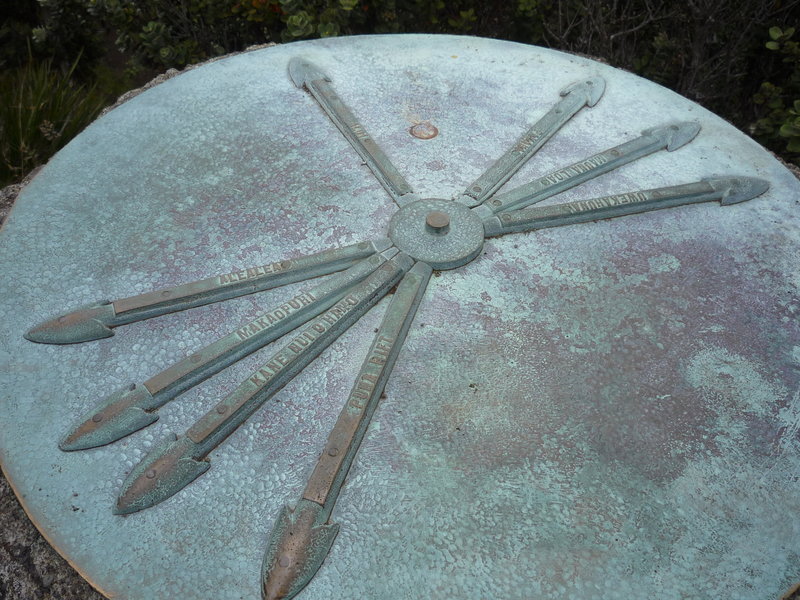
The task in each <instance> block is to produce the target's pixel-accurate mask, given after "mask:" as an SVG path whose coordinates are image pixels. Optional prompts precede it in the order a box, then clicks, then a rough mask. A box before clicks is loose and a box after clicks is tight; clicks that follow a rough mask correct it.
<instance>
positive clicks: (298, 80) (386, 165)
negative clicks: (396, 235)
mask: <svg viewBox="0 0 800 600" xmlns="http://www.w3.org/2000/svg"><path fill="white" fill-rule="evenodd" d="M289 77H291V79H292V81H293V82H294V84H295V85H296V86H297V87H299V88H302V89H306V90H308V92H309V93H310V94H311V95H312V96H313V97H314V99H315V100H316V101H317V102H318V103H319V105H320V106H321V107H322V109H323V110H324V111H325V112H326V113H327V114H328V116H329V117H330V119H331V121H333V123H334V124H335V125H336V127H338V129H339V131H341V132H342V135H344V137H346V138H347V141H349V142H350V144H351V145H352V146H353V148H355V150H356V152H358V154H359V155H360V156H361V158H363V159H364V162H365V163H366V164H367V166H368V167H369V168H370V170H371V171H372V172H373V174H374V175H375V177H376V178H377V179H378V181H379V182H380V184H381V185H382V186H383V187H384V188H386V191H387V192H389V194H390V195H391V196H392V198H394V201H395V202H396V203H397V204H398V206H403V205H404V204H408V203H409V202H412V201H413V200H416V196H414V195H413V190H412V189H411V186H410V185H409V183H408V182H407V181H406V180H405V178H404V177H403V176H402V175H401V174H400V171H398V170H397V168H396V167H395V166H394V165H393V164H392V161H390V160H389V157H388V156H386V154H385V153H384V151H383V150H381V147H380V146H378V144H377V142H375V140H373V139H372V138H371V137H370V135H369V134H368V133H367V130H366V129H365V128H364V126H363V125H362V124H361V123H360V122H359V121H358V119H356V116H355V115H354V114H353V112H352V111H351V110H350V109H349V108H348V107H347V105H346V104H345V103H344V102H343V101H342V99H341V98H340V97H339V95H338V94H337V93H336V91H335V90H334V89H333V86H332V85H331V84H330V81H331V78H330V77H328V76H327V75H325V74H324V73H323V72H322V71H320V70H319V69H318V68H317V67H316V66H314V65H313V64H311V63H310V62H308V61H307V60H305V59H302V58H293V59H291V60H290V61H289Z"/></svg>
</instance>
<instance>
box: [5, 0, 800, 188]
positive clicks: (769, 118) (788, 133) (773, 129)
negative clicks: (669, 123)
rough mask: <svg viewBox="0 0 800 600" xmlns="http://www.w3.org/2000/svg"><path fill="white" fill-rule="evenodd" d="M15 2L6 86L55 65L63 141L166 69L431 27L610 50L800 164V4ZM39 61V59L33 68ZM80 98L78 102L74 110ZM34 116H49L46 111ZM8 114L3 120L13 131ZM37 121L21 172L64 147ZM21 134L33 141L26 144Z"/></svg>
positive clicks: (609, 58)
mask: <svg viewBox="0 0 800 600" xmlns="http://www.w3.org/2000/svg"><path fill="white" fill-rule="evenodd" d="M11 4H12V5H13V6H11V7H10V9H9V13H8V17H7V19H6V20H5V22H4V23H3V24H2V26H0V67H2V68H3V69H4V70H5V71H6V72H5V74H4V75H3V89H4V90H5V91H4V92H3V93H4V94H6V95H8V94H11V95H15V97H20V94H23V93H33V92H32V91H31V92H22V91H21V90H22V89H23V88H26V87H27V88H30V87H31V85H32V82H33V81H34V80H36V81H39V80H44V78H45V76H44V75H43V74H42V73H43V72H44V71H43V70H46V71H48V72H49V73H50V75H48V76H47V77H50V78H51V79H50V81H51V83H52V85H54V86H56V88H55V89H58V90H61V91H59V94H61V95H62V96H64V98H63V99H62V100H60V101H54V102H53V105H52V108H49V109H47V110H56V107H61V110H65V111H67V112H66V113H65V114H64V115H61V116H56V115H55V114H54V113H52V112H49V113H48V117H47V118H46V120H47V121H48V122H50V123H54V124H55V123H61V124H62V125H58V126H56V125H53V127H56V129H55V130H54V131H58V136H57V140H58V144H62V145H63V143H64V142H65V141H66V138H67V136H68V135H70V132H73V131H77V130H79V129H80V127H77V126H75V127H77V129H76V128H75V127H73V125H69V126H67V125H65V124H66V123H78V122H79V120H78V119H77V115H78V114H89V113H90V112H91V111H89V110H88V108H86V109H81V108H78V106H80V105H83V104H84V103H85V106H86V107H88V106H92V105H93V104H94V102H95V100H94V99H95V98H96V97H97V96H98V95H104V96H105V97H106V99H107V100H109V101H110V100H111V99H112V98H113V96H114V95H116V94H118V93H120V92H121V91H123V89H121V86H124V85H128V86H129V87H133V86H134V85H135V84H140V83H143V82H144V81H146V80H147V79H148V78H149V77H151V76H152V75H154V74H156V73H158V72H159V71H163V70H165V69H167V68H172V67H174V68H182V67H184V66H186V65H187V64H191V63H195V62H198V61H202V60H204V59H207V58H210V57H213V56H218V55H221V54H226V53H228V52H233V51H237V50H243V49H244V48H246V47H248V46H250V45H253V44H262V43H265V42H270V41H275V42H289V41H294V40H300V39H307V38H314V37H328V36H336V35H350V34H365V33H405V32H418V33H457V34H468V35H481V36H486V37H494V38H499V39H508V40H513V41H519V42H524V43H532V44H540V45H545V46H548V47H551V48H556V49H560V50H566V51H571V52H577V53H580V54H585V55H589V56H593V57H597V58H600V59H602V60H605V61H606V62H608V63H609V64H611V65H613V66H617V67H622V68H625V69H628V70H630V71H633V72H635V73H637V74H639V75H642V76H643V77H647V78H649V79H652V80H654V81H657V82H658V83H661V84H663V85H666V86H668V87H670V88H672V89H674V90H676V91H677V92H679V93H681V94H683V95H685V96H687V97H689V98H691V99H693V100H695V101H697V102H699V103H701V104H703V105H704V106H706V107H707V108H709V109H711V110H712V111H714V112H716V113H718V114H720V115H721V116H723V117H725V118H726V119H728V120H729V121H732V122H733V123H734V124H736V125H737V126H739V127H740V128H742V129H744V130H745V131H748V132H749V133H751V135H754V136H755V137H756V138H757V139H758V140H759V141H761V142H762V143H764V144H765V145H767V146H768V147H770V148H771V149H773V150H775V151H776V152H779V153H782V155H783V156H784V158H786V159H787V160H793V161H795V162H798V160H800V44H798V41H797V40H796V39H795V30H794V28H793V27H792V25H793V24H795V23H796V22H798V21H799V20H800V19H798V16H800V0H740V1H739V2H737V3H728V2H719V1H718V0H687V1H686V2H685V3H682V4H675V3H673V2H669V1H668V0H603V1H602V2H597V1H595V0H484V1H482V2H476V1H475V0H16V1H15V2H14V3H11ZM26 47H27V48H30V50H29V51H27V52H26V51H25V50H26ZM79 57H80V60H79ZM30 60H32V61H33V62H34V63H37V64H38V65H39V67H35V66H34V65H29V66H25V64H26V62H28V61H30ZM34 73H36V75H34ZM59 73H60V74H62V75H66V74H69V75H68V79H69V80H70V81H71V82H72V83H68V82H65V80H64V79H63V77H62V78H60V79H59V78H58V77H57V75H58V74H59ZM37 85H38V84H37ZM58 86H60V87H58ZM93 86H94V89H93ZM12 88H13V89H14V90H16V91H14V92H13V93H12V92H11V91H10V90H11V89H12ZM67 96H69V97H70V98H71V102H73V103H74V104H75V105H74V106H72V107H71V108H67V107H68V106H71V105H70V104H69V102H68V101H67ZM79 98H83V101H79ZM14 106H22V105H21V104H19V103H17V104H15V105H14ZM84 110H85V111H86V113H84V112H83V111H84ZM6 112H7V113H9V114H10V112H13V111H12V110H11V109H9V110H7V111H6ZM34 112H35V113H36V114H43V113H44V109H41V110H40V109H36V111H34ZM5 114H6V113H4V117H3V119H4V120H3V123H4V125H3V126H4V127H8V125H7V124H5V123H6V117H5ZM37 118H39V117H36V116H35V115H32V116H30V118H26V123H29V124H28V126H27V129H28V131H29V133H28V135H27V136H26V137H25V140H24V143H25V144H26V145H25V146H24V148H23V147H20V148H19V149H17V150H16V154H14V155H15V156H17V157H20V156H23V155H24V156H30V157H31V158H30V160H25V161H21V160H19V159H18V158H17V159H14V161H12V162H13V163H14V167H13V173H14V175H15V176H17V177H19V176H22V175H23V174H24V171H25V169H26V168H28V166H29V165H30V164H31V161H35V160H46V159H47V157H48V153H49V152H51V151H52V150H53V149H54V148H56V147H57V146H58V144H56V143H54V141H55V139H54V140H50V139H48V137H47V136H45V135H44V134H43V133H42V134H41V135H39V134H36V135H33V134H31V133H30V132H32V131H39V132H40V133H41V130H40V129H39V124H40V123H41V121H40V122H39V124H36V125H33V124H32V123H33V122H34V121H36V120H37ZM42 118H44V117H42ZM44 129H45V130H48V131H50V130H49V129H47V128H46V127H45V128H44ZM5 131H6V130H4V131H3V138H4V142H3V144H4V146H3V148H4V150H3V152H4V157H5V156H6V155H8V156H11V155H12V154H13V153H11V151H10V150H7V149H6V146H8V145H9V144H12V143H16V142H13V140H14V139H15V138H13V137H12V136H11V135H10V134H6V133H5ZM9 131H10V130H9ZM48 135H51V136H52V135H53V134H48ZM5 138H8V141H6V139H5ZM18 142H19V143H20V144H21V143H23V140H22V138H19V140H18ZM4 160H6V159H5V158H4ZM21 165H26V166H21Z"/></svg>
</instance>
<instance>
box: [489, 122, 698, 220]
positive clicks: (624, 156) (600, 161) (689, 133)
mask: <svg viewBox="0 0 800 600" xmlns="http://www.w3.org/2000/svg"><path fill="white" fill-rule="evenodd" d="M699 131H700V125H698V124H697V123H692V122H689V121H687V122H683V123H674V124H672V125H666V126H664V127H656V128H653V129H647V130H645V131H643V132H642V135H641V136H640V137H638V138H636V139H634V140H631V141H629V142H625V143H624V144H620V145H619V146H614V147H613V148H609V149H608V150H604V151H603V152H598V153H597V154H594V155H592V156H590V157H589V158H584V159H583V160H581V161H578V162H576V163H575V164H572V165H569V166H567V167H564V168H562V169H559V170H558V171H555V172H553V173H548V174H547V175H544V176H542V177H539V178H538V179H537V180H535V181H532V182H531V183H526V184H524V185H521V186H519V187H518V188H514V189H513V190H509V191H508V192H503V193H501V194H495V195H494V196H492V197H491V198H487V200H485V201H484V203H485V204H486V206H488V207H489V208H490V209H491V211H492V212H495V213H496V212H500V211H507V210H512V209H518V208H522V207H525V206H528V205H530V204H535V203H537V202H541V201H542V200H546V199H547V198H550V197H551V196H555V195H556V194H560V193H561V192H564V191H566V190H569V189H572V188H573V187H575V186H577V185H580V184H581V183H585V182H586V181H589V180H590V179H592V178H593V177H598V176H600V175H603V174H604V173H609V172H611V171H613V170H614V169H618V168H620V167H621V166H623V165H627V164H628V163H630V162H632V161H634V160H637V159H639V158H642V157H643V156H647V155H648V154H652V153H653V152H656V151H657V150H667V151H669V152H672V151H674V150H677V149H678V148H682V147H683V146H685V145H686V144H688V143H689V142H691V141H692V140H693V139H694V138H695V136H696V135H697V134H698V133H699Z"/></svg>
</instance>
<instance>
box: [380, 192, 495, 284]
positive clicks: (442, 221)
mask: <svg viewBox="0 0 800 600" xmlns="http://www.w3.org/2000/svg"><path fill="white" fill-rule="evenodd" d="M389 237H390V238H391V240H392V242H394V245H395V246H397V248H399V249H400V250H402V251H403V252H405V253H406V254H408V255H409V256H410V257H412V258H415V259H416V260H421V261H423V262H426V263H428V264H429V265H431V266H432V267H433V268H434V269H438V270H446V269H455V268H456V267H460V266H461V265H465V264H467V263H468V262H469V261H471V260H472V259H473V258H475V257H476V256H478V254H479V253H480V251H481V248H483V223H482V222H481V220H480V218H479V217H478V215H476V214H475V213H474V212H472V211H471V210H470V209H469V208H468V207H466V206H465V205H463V204H459V203H458V202H453V201H451V200H440V199H438V198H428V199H425V200H417V201H416V202H412V203H411V204H408V205H406V206H404V207H402V208H401V209H400V210H399V211H397V212H396V213H395V214H394V216H393V217H392V220H391V221H390V222H389Z"/></svg>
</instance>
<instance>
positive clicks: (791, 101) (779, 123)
mask: <svg viewBox="0 0 800 600" xmlns="http://www.w3.org/2000/svg"><path fill="white" fill-rule="evenodd" d="M794 34H795V29H794V27H788V28H786V29H781V28H780V27H771V28H770V30H769V37H770V40H769V41H768V42H767V43H766V44H765V46H766V48H767V49H769V50H771V51H772V52H774V53H776V54H777V55H778V56H779V57H780V58H781V60H780V66H781V67H782V69H779V70H778V73H777V76H778V77H777V79H776V80H777V81H780V82H781V83H780V84H774V83H771V82H770V81H764V82H763V83H762V84H761V87H760V88H759V90H758V92H757V93H756V94H755V95H754V96H753V102H754V103H755V105H756V110H757V111H758V112H759V115H760V117H759V118H758V120H756V122H755V123H754V124H753V126H752V128H751V132H752V134H753V135H754V136H756V138H757V139H759V140H761V141H762V142H764V143H766V144H769V145H771V146H773V147H775V148H776V149H777V150H778V151H782V152H783V154H784V156H785V157H786V158H787V159H789V160H793V161H794V162H795V163H796V164H800V160H798V159H800V43H798V42H797V41H794V40H793V39H792V37H793V36H794Z"/></svg>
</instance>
